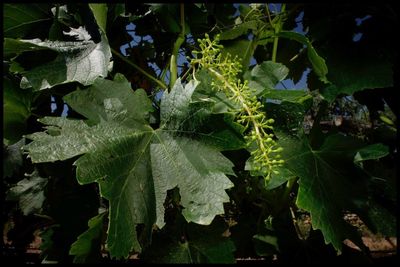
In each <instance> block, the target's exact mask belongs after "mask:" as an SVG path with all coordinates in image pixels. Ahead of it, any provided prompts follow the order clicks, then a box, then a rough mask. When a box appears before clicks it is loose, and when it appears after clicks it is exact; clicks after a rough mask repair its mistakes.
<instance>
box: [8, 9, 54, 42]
mask: <svg viewBox="0 0 400 267" xmlns="http://www.w3.org/2000/svg"><path fill="white" fill-rule="evenodd" d="M3 7H4V9H3V16H4V17H3V34H4V37H11V38H23V37H24V36H25V35H26V34H27V33H30V32H32V31H34V30H35V28H36V29H39V28H40V27H41V26H43V25H45V24H47V23H49V21H50V20H51V16H50V14H49V4H31V5H25V4H4V6H3Z"/></svg>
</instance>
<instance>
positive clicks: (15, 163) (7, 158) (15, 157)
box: [3, 138, 25, 178]
mask: <svg viewBox="0 0 400 267" xmlns="http://www.w3.org/2000/svg"><path fill="white" fill-rule="evenodd" d="M24 144H25V138H22V139H21V140H19V141H18V142H16V143H15V144H12V145H6V146H4V147H3V153H4V154H3V155H4V158H3V171H4V172H3V177H4V178H7V177H11V176H12V175H13V174H14V173H15V172H16V171H17V170H19V168H20V167H22V160H23V159H22V146H23V145H24Z"/></svg>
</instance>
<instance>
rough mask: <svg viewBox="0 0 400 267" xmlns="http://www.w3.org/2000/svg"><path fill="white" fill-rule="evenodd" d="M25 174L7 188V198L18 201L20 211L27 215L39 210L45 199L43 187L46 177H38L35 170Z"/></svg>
mask: <svg viewBox="0 0 400 267" xmlns="http://www.w3.org/2000/svg"><path fill="white" fill-rule="evenodd" d="M26 176H27V178H24V179H22V180H21V181H19V182H18V183H17V184H16V185H15V186H13V187H11V188H10V189H9V190H8V192H7V200H16V201H18V203H19V208H20V209H21V211H22V213H23V214H24V215H29V214H32V213H34V212H36V213H38V212H40V211H41V209H42V205H43V201H44V200H45V196H44V187H45V186H46V184H47V179H46V178H42V177H40V176H39V174H38V172H37V171H36V170H35V171H34V172H33V173H31V174H26Z"/></svg>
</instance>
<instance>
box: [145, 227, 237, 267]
mask: <svg viewBox="0 0 400 267" xmlns="http://www.w3.org/2000/svg"><path fill="white" fill-rule="evenodd" d="M174 223H176V222H174ZM223 226H224V225H222V224H221V223H220V220H216V221H215V222H213V223H212V224H211V225H210V226H202V225H196V224H193V223H190V224H188V225H185V227H186V228H187V236H186V238H185V239H184V240H182V239H181V236H180V235H179V230H178V231H177V230H176V229H175V231H172V233H171V230H170V229H169V231H166V228H164V229H163V231H162V232H161V233H158V234H156V235H155V236H154V238H155V240H154V242H153V244H152V246H151V247H150V248H149V250H148V251H147V252H146V254H145V259H146V260H148V261H149V262H155V263H160V262H162V263H173V264H183V263H235V258H234V254H233V253H234V251H235V245H234V244H233V242H232V241H231V240H230V238H228V237H224V236H223V235H222V234H223V232H224V231H225V230H226V226H225V227H223ZM171 227H175V228H176V226H169V228H171Z"/></svg>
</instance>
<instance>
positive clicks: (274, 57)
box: [267, 4, 286, 62]
mask: <svg viewBox="0 0 400 267" xmlns="http://www.w3.org/2000/svg"><path fill="white" fill-rule="evenodd" d="M285 9H286V4H282V8H281V11H280V14H279V15H281V14H282V13H283V12H285ZM267 10H268V9H267ZM268 14H269V12H268ZM281 28H282V20H281V18H279V20H278V23H277V24H275V25H274V31H275V34H278V33H279V32H280V30H281ZM278 41H279V37H278V36H275V38H274V46H273V48H272V62H276V54H277V53H278Z"/></svg>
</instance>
